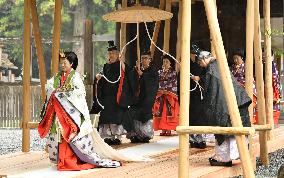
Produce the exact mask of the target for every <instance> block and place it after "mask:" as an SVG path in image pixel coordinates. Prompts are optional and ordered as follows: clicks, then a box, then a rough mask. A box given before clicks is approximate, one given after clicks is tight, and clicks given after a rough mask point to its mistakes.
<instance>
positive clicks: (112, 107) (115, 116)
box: [94, 41, 133, 145]
mask: <svg viewBox="0 0 284 178" xmlns="http://www.w3.org/2000/svg"><path fill="white" fill-rule="evenodd" d="M108 56H109V59H108V62H107V63H106V64H105V65H104V67H103V71H102V72H101V73H100V74H97V76H96V79H97V99H98V102H99V103H100V104H101V105H102V110H101V112H100V118H99V124H98V125H99V126H98V129H99V133H100V135H101V137H102V138H103V139H104V141H105V142H106V143H108V144H110V145H118V144H121V136H122V135H124V134H126V130H128V128H129V127H131V125H129V122H128V120H127V118H128V117H127V116H126V115H127V110H128V107H129V106H130V105H131V104H132V96H133V94H132V93H133V92H132V91H133V90H132V87H131V84H130V70H129V68H128V67H127V65H126V64H124V62H122V61H120V60H119V51H118V49H117V47H116V46H115V45H114V42H113V41H110V42H109V47H108ZM96 102H97V101H95V102H94V103H96ZM125 129H126V130H125Z"/></svg>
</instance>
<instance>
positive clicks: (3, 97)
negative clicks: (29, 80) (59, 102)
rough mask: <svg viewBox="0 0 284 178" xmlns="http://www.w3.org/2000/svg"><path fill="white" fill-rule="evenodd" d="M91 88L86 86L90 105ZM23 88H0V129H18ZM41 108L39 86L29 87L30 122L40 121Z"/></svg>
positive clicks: (4, 86) (6, 86) (17, 86)
mask: <svg viewBox="0 0 284 178" xmlns="http://www.w3.org/2000/svg"><path fill="white" fill-rule="evenodd" d="M91 91H92V86H90V85H88V86H86V92H87V97H86V99H87V103H88V106H89V107H90V106H91V104H92V93H91ZM22 95H23V87H22V86H20V85H2V86H0V128H19V124H20V121H21V119H22V115H23V109H22V106H23V99H22V98H23V96H22ZM42 106H43V101H42V99H41V90H40V86H31V97H30V116H31V118H30V121H32V122H39V121H40V117H39V115H40V111H41V108H42Z"/></svg>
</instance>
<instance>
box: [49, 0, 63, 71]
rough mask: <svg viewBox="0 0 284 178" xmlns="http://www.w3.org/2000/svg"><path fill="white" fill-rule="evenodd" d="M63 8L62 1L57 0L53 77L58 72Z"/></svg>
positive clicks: (53, 40)
mask: <svg viewBox="0 0 284 178" xmlns="http://www.w3.org/2000/svg"><path fill="white" fill-rule="evenodd" d="M61 8H62V0H55V8H54V26H53V36H52V67H51V75H55V74H56V73H57V72H58V65H59V49H60V31H61Z"/></svg>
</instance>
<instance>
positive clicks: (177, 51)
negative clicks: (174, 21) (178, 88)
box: [176, 3, 182, 69]
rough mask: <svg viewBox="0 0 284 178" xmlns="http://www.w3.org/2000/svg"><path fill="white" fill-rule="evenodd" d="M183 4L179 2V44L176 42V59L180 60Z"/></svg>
mask: <svg viewBox="0 0 284 178" xmlns="http://www.w3.org/2000/svg"><path fill="white" fill-rule="evenodd" d="M181 4H182V3H179V8H178V10H179V12H178V27H177V44H176V59H177V60H178V61H180V40H181V39H180V37H181V14H182V12H181V10H182V7H181ZM177 66H178V65H176V69H177Z"/></svg>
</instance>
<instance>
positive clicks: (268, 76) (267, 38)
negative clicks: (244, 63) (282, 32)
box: [263, 0, 274, 140]
mask: <svg viewBox="0 0 284 178" xmlns="http://www.w3.org/2000/svg"><path fill="white" fill-rule="evenodd" d="M263 12H264V31H265V33H264V56H265V85H264V86H265V103H266V123H268V124H271V126H272V127H274V120H273V88H272V58H271V26H270V0H264V1H263ZM267 138H268V140H271V139H272V138H273V133H272V132H268V133H267Z"/></svg>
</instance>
